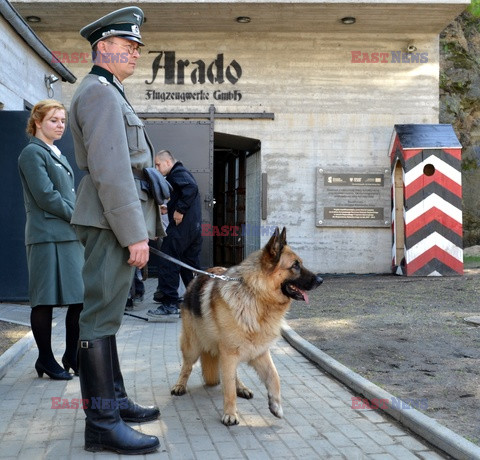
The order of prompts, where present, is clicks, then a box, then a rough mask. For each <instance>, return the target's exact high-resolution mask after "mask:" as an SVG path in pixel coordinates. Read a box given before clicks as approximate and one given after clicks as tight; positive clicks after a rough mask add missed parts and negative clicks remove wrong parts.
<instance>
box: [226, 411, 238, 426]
mask: <svg viewBox="0 0 480 460" xmlns="http://www.w3.org/2000/svg"><path fill="white" fill-rule="evenodd" d="M222 423H223V424H224V425H225V426H232V425H238V424H239V423H240V420H239V419H238V415H237V414H223V417H222Z"/></svg>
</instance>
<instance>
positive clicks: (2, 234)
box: [0, 111, 82, 302]
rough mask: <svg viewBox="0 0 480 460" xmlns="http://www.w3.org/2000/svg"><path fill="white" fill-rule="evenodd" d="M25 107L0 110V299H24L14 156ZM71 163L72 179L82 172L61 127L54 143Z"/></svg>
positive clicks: (21, 215) (21, 211)
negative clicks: (13, 109) (60, 134)
mask: <svg viewBox="0 0 480 460" xmlns="http://www.w3.org/2000/svg"><path fill="white" fill-rule="evenodd" d="M29 116H30V112H28V111H0V164H1V165H2V167H1V168H0V222H1V225H0V301H3V302H6V301H17V302H18V301H26V300H28V269H27V260H26V254H25V208H24V206H23V192H22V184H21V182H20V176H19V174H18V166H17V160H18V156H19V155H20V152H21V151H22V149H23V148H24V147H25V146H26V145H27V144H28V141H29V139H28V136H27V134H26V132H25V128H26V126H27V120H28V117H29ZM55 144H56V145H57V146H58V148H59V149H60V150H61V151H62V153H63V154H64V155H65V156H66V157H67V158H68V161H69V162H70V164H71V165H72V168H73V171H74V174H75V182H76V184H78V182H79V181H80V178H81V176H82V174H81V173H80V171H79V170H78V169H77V167H76V163H75V156H74V151H73V140H72V136H71V133H70V131H69V130H68V127H67V130H66V131H65V133H64V135H63V137H62V139H61V140H59V141H57V142H56V143H55Z"/></svg>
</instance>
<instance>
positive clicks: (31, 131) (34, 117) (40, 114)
mask: <svg viewBox="0 0 480 460" xmlns="http://www.w3.org/2000/svg"><path fill="white" fill-rule="evenodd" d="M52 109H57V110H63V111H65V123H66V121H67V109H66V108H65V106H64V105H63V104H62V103H61V102H58V101H56V100H55V99H44V100H43V101H40V102H37V103H36V104H35V106H34V107H33V109H32V112H31V113H30V118H29V119H28V122H27V134H28V135H29V136H35V134H36V132H37V126H36V125H35V122H38V123H41V122H42V121H43V119H44V118H45V117H46V115H47V113H48V112H50V110H52Z"/></svg>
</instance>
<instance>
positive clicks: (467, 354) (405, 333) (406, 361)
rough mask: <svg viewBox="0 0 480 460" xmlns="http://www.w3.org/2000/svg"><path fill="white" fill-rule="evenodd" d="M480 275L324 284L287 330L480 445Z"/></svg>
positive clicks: (337, 279) (292, 314) (296, 307)
mask: <svg viewBox="0 0 480 460" xmlns="http://www.w3.org/2000/svg"><path fill="white" fill-rule="evenodd" d="M471 316H480V267H479V268H471V269H466V270H465V275H464V276H458V277H422V278H415V277H403V276H393V275H365V276H325V277H324V283H323V285H321V286H320V287H319V288H317V289H316V290H315V291H313V292H312V293H311V294H310V302H309V304H305V303H304V302H294V303H293V305H292V308H291V310H290V311H289V313H288V316H287V320H288V323H289V325H290V326H291V327H292V328H293V329H294V330H295V331H296V332H297V333H298V334H300V335H301V336H302V337H303V338H304V339H306V340H308V341H309V342H310V343H312V344H314V345H315V346H317V347H318V348H320V349H321V350H323V351H324V352H326V353H327V354H329V355H330V356H331V357H333V358H334V359H336V360H337V361H339V362H341V363H342V364H344V365H346V366H347V367H349V368H351V369H352V370H354V371H355V372H357V373H358V374H360V375H362V376H363V377H365V378H367V379H368V380H370V381H372V382H374V383H375V384H377V385H378V386H380V387H382V388H384V389H385V390H387V391H388V392H390V393H392V394H393V395H394V396H397V397H400V398H403V399H404V400H405V399H408V400H412V401H416V402H418V406H419V407H417V408H418V409H420V410H421V411H422V412H424V413H425V414H426V415H428V416H429V417H432V418H435V419H436V420H437V421H438V422H439V423H441V424H443V425H445V426H447V427H448V428H450V429H452V430H453V431H455V432H456V433H458V434H460V435H462V436H464V437H466V438H467V439H469V440H470V441H472V442H474V443H476V444H479V445H480V327H477V326H475V325H474V324H471V323H468V322H466V321H465V320H464V318H466V317H471Z"/></svg>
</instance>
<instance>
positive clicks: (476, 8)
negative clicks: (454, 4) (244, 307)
mask: <svg viewBox="0 0 480 460" xmlns="http://www.w3.org/2000/svg"><path fill="white" fill-rule="evenodd" d="M468 11H470V13H472V14H473V15H474V16H476V17H480V0H472V3H471V4H470V6H469V7H468Z"/></svg>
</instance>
